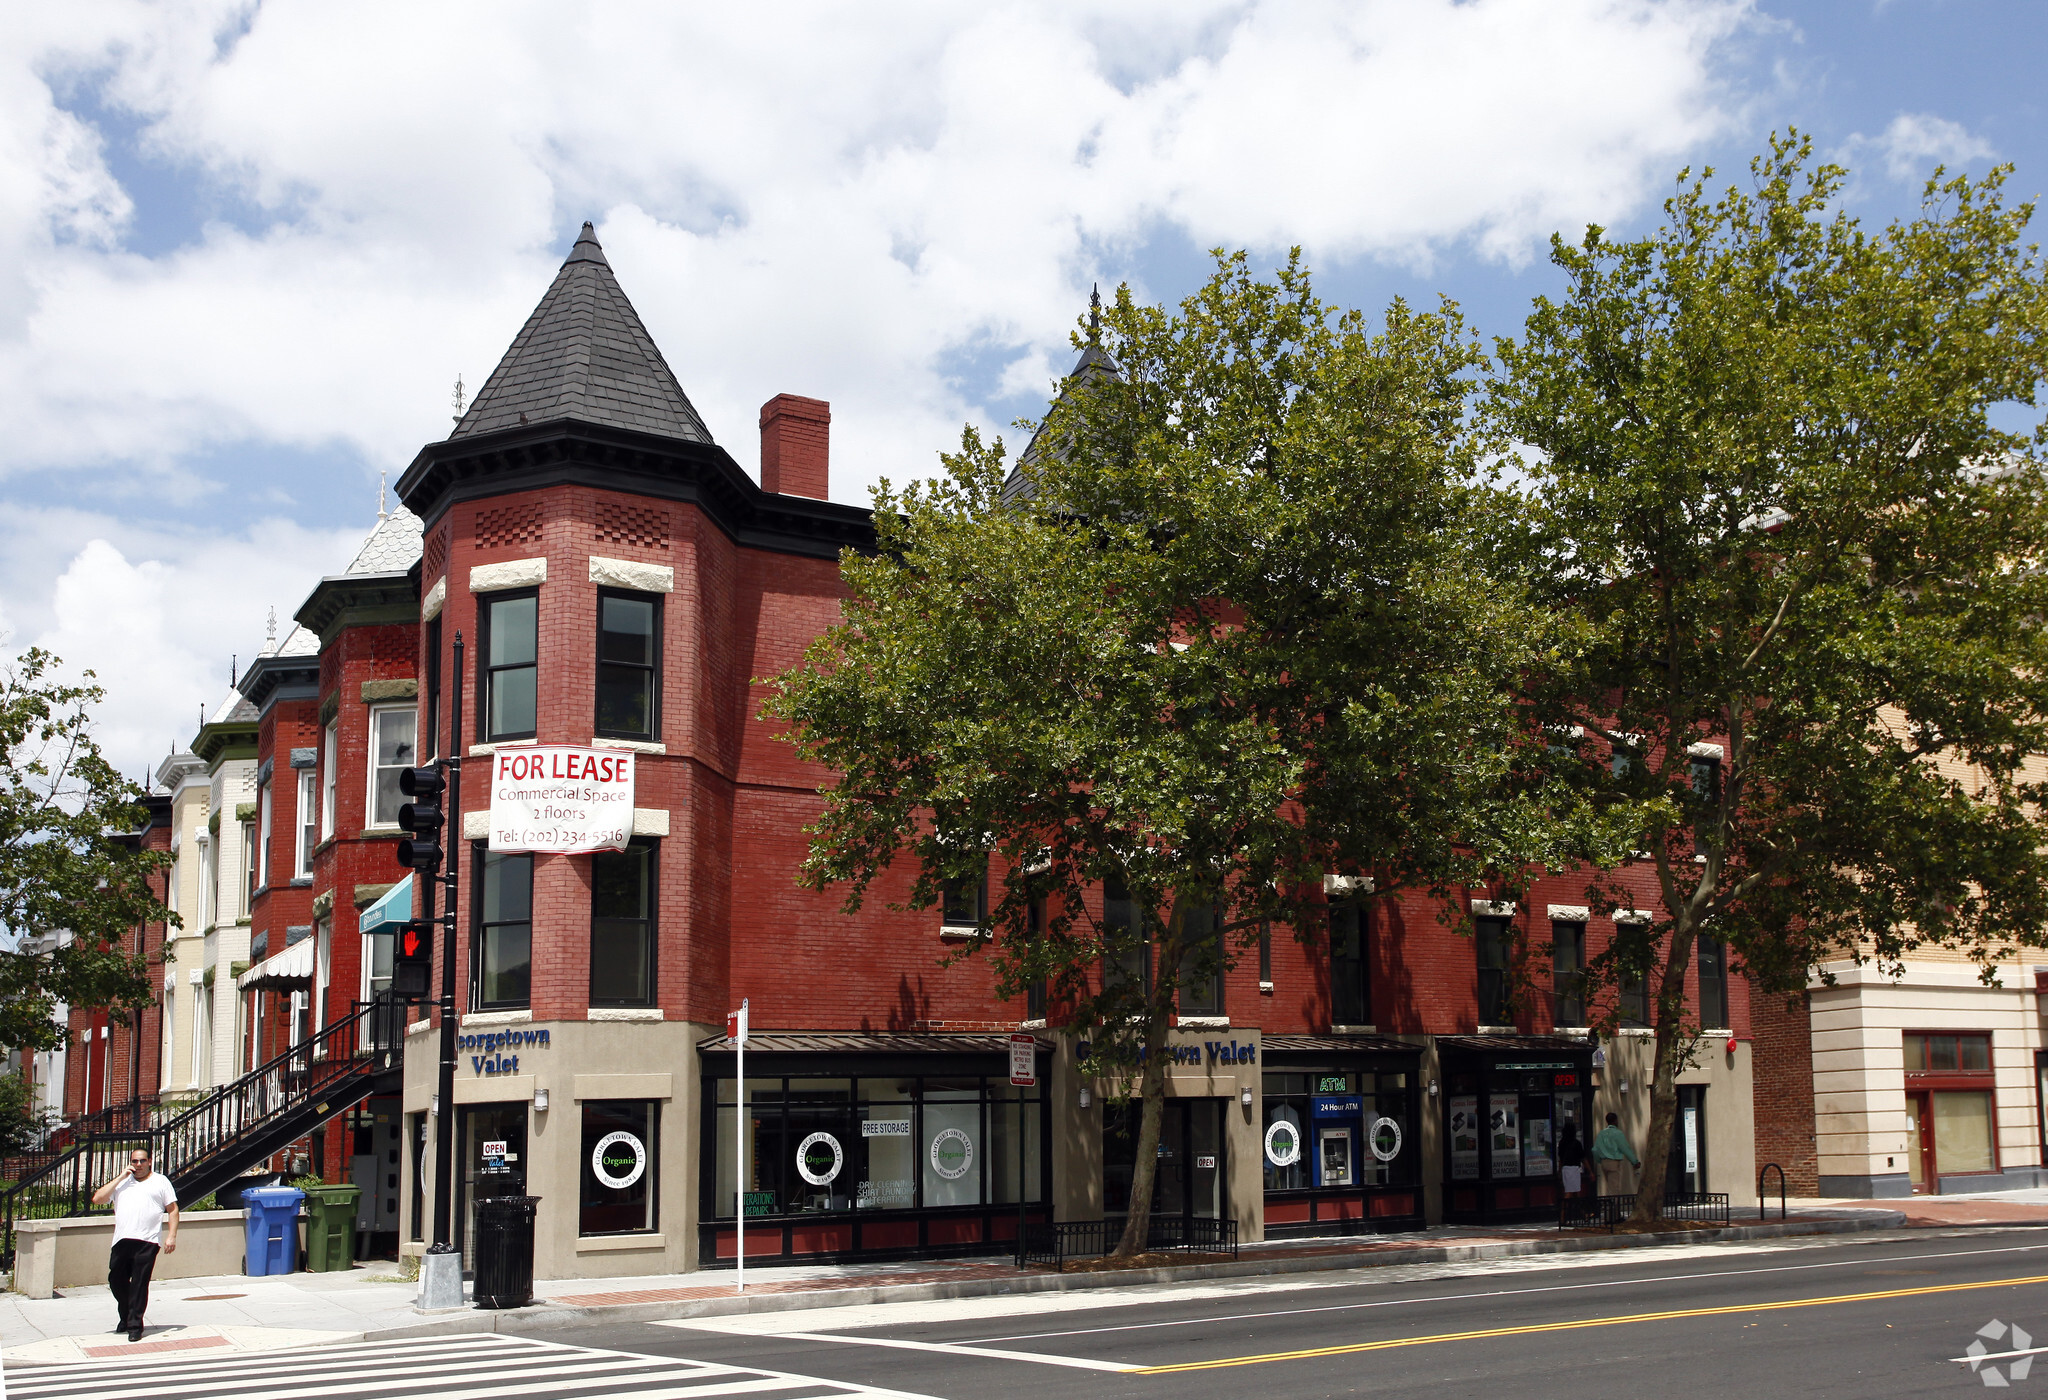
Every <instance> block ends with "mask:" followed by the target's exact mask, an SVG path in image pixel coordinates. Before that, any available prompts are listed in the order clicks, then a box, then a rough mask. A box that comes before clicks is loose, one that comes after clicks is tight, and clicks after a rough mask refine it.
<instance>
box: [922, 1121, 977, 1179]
mask: <svg viewBox="0 0 2048 1400" xmlns="http://www.w3.org/2000/svg"><path fill="white" fill-rule="evenodd" d="M931 1159H932V1170H933V1171H935V1172H937V1173H938V1174H939V1175H940V1176H941V1177H943V1178H945V1179H946V1180H947V1181H958V1180H959V1179H960V1178H961V1177H963V1176H965V1175H967V1173H968V1171H969V1170H970V1169H972V1167H973V1166H974V1139H973V1138H971V1137H969V1136H967V1134H966V1133H964V1132H962V1131H960V1129H958V1128H941V1129H940V1130H939V1131H938V1132H937V1133H936V1134H935V1135H933V1137H932V1150H931Z"/></svg>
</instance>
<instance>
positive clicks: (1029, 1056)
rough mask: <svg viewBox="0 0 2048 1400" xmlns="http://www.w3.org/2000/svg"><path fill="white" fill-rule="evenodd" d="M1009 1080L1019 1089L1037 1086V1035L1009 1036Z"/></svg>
mask: <svg viewBox="0 0 2048 1400" xmlns="http://www.w3.org/2000/svg"><path fill="white" fill-rule="evenodd" d="M1010 1082H1011V1083H1012V1084H1014V1085H1016V1086H1017V1087H1018V1088H1019V1089H1035V1088H1037V1087H1038V1037H1037V1036H1035V1035H1013V1036H1011V1037H1010Z"/></svg>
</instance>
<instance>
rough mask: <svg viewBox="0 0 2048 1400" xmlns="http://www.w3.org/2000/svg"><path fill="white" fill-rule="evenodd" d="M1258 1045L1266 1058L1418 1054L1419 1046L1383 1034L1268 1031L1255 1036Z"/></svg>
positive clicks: (1419, 1051) (1420, 1048)
mask: <svg viewBox="0 0 2048 1400" xmlns="http://www.w3.org/2000/svg"><path fill="white" fill-rule="evenodd" d="M1259 1048H1260V1050H1261V1051H1262V1052H1263V1053H1264V1055H1265V1057H1266V1058H1267V1059H1268V1060H1270V1059H1272V1058H1273V1057H1275V1056H1295V1055H1314V1056H1329V1055H1420V1054H1421V1053H1422V1047H1421V1046H1420V1045H1417V1044H1415V1043H1414V1042H1413V1041H1407V1040H1395V1039H1394V1038H1393V1037H1392V1036H1385V1035H1268V1036H1261V1037H1260V1038H1259Z"/></svg>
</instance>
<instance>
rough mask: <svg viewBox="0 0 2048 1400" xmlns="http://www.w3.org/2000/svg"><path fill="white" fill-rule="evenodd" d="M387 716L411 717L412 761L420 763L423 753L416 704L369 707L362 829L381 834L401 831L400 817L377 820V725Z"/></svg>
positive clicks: (395, 815) (414, 702) (396, 815)
mask: <svg viewBox="0 0 2048 1400" xmlns="http://www.w3.org/2000/svg"><path fill="white" fill-rule="evenodd" d="M385 715H411V716H412V753H413V761H414V762H415V763H417V762H418V761H419V753H420V710H419V704H418V702H417V701H411V700H409V701H406V702H405V703H404V704H397V705H372V706H371V707H370V742H369V746H368V750H367V754H366V761H365V762H364V764H363V825H364V827H366V828H370V829H374V830H378V831H396V830H398V813H396V812H393V813H392V814H391V820H390V821H388V822H380V821H378V820H377V819H376V817H377V742H378V735H377V725H378V723H379V722H380V721H381V720H382V718H383V716H385Z"/></svg>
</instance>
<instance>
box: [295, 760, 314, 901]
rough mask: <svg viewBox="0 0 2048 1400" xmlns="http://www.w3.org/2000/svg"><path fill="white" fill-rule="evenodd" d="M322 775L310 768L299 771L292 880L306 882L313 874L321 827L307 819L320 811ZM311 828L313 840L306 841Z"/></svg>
mask: <svg viewBox="0 0 2048 1400" xmlns="http://www.w3.org/2000/svg"><path fill="white" fill-rule="evenodd" d="M319 803H320V775H319V774H318V773H315V772H314V771H313V770H312V769H310V768H301V769H300V770H299V801H298V805H297V806H296V807H295V808H294V809H293V811H292V878H293V879H294V880H304V879H309V878H311V877H312V874H313V848H314V847H315V846H317V845H319V844H320V825H319V823H318V822H309V821H307V820H306V818H307V817H309V816H311V815H313V813H315V812H316V811H318V810H319ZM308 828H311V830H312V832H313V839H312V840H310V841H309V840H307V839H306V831H307V829H308Z"/></svg>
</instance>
